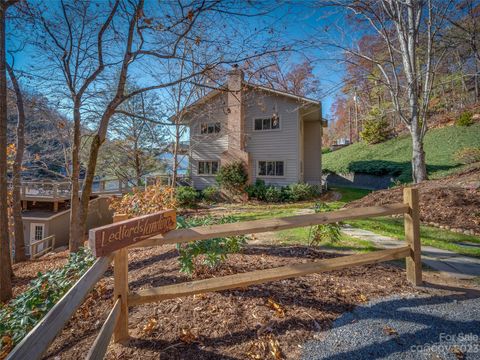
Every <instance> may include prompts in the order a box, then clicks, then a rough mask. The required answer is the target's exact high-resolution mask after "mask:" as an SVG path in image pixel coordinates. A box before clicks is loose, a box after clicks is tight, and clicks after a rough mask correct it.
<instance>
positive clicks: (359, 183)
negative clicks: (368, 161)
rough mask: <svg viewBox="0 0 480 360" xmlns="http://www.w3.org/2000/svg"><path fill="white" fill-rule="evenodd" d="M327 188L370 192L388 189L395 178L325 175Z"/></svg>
mask: <svg viewBox="0 0 480 360" xmlns="http://www.w3.org/2000/svg"><path fill="white" fill-rule="evenodd" d="M324 181H325V182H326V183H327V186H329V187H330V186H343V187H352V188H359V189H368V190H380V189H387V188H389V187H390V186H392V185H393V182H394V181H395V178H393V177H392V176H389V175H384V176H376V175H370V174H364V173H347V174H334V173H330V174H325V175H324Z"/></svg>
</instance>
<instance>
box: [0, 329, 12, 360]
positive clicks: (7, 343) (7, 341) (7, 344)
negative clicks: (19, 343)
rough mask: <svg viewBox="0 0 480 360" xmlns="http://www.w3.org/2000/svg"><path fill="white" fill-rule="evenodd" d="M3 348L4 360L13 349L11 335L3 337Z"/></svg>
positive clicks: (2, 356) (0, 357) (1, 354)
mask: <svg viewBox="0 0 480 360" xmlns="http://www.w3.org/2000/svg"><path fill="white" fill-rule="evenodd" d="M1 345H2V346H1V348H0V350H1V351H0V359H4V358H5V357H7V355H8V353H9V352H10V350H12V348H13V340H12V338H11V337H10V336H9V335H4V336H2V341H1Z"/></svg>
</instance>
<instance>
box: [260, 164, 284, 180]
mask: <svg viewBox="0 0 480 360" xmlns="http://www.w3.org/2000/svg"><path fill="white" fill-rule="evenodd" d="M257 176H265V177H270V176H272V177H282V176H285V161H279V160H271V161H270V160H259V161H258V162H257Z"/></svg>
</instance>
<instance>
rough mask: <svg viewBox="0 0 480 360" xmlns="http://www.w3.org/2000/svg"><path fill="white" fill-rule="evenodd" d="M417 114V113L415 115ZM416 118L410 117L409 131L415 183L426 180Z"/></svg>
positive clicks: (420, 137) (425, 169)
mask: <svg viewBox="0 0 480 360" xmlns="http://www.w3.org/2000/svg"><path fill="white" fill-rule="evenodd" d="M417 116H418V115H417ZM418 124H419V121H418V119H412V126H411V129H410V133H411V136H412V150H413V152H412V178H413V182H414V183H415V184H418V183H421V182H422V181H425V180H427V165H426V162H425V151H424V150H423V136H422V135H421V129H420V127H419V126H418Z"/></svg>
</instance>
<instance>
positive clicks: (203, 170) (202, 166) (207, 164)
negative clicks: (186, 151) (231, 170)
mask: <svg viewBox="0 0 480 360" xmlns="http://www.w3.org/2000/svg"><path fill="white" fill-rule="evenodd" d="M219 165H220V164H219V162H218V161H217V160H212V161H199V162H198V169H197V173H198V175H217V173H218V168H219V167H220V166H219Z"/></svg>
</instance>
